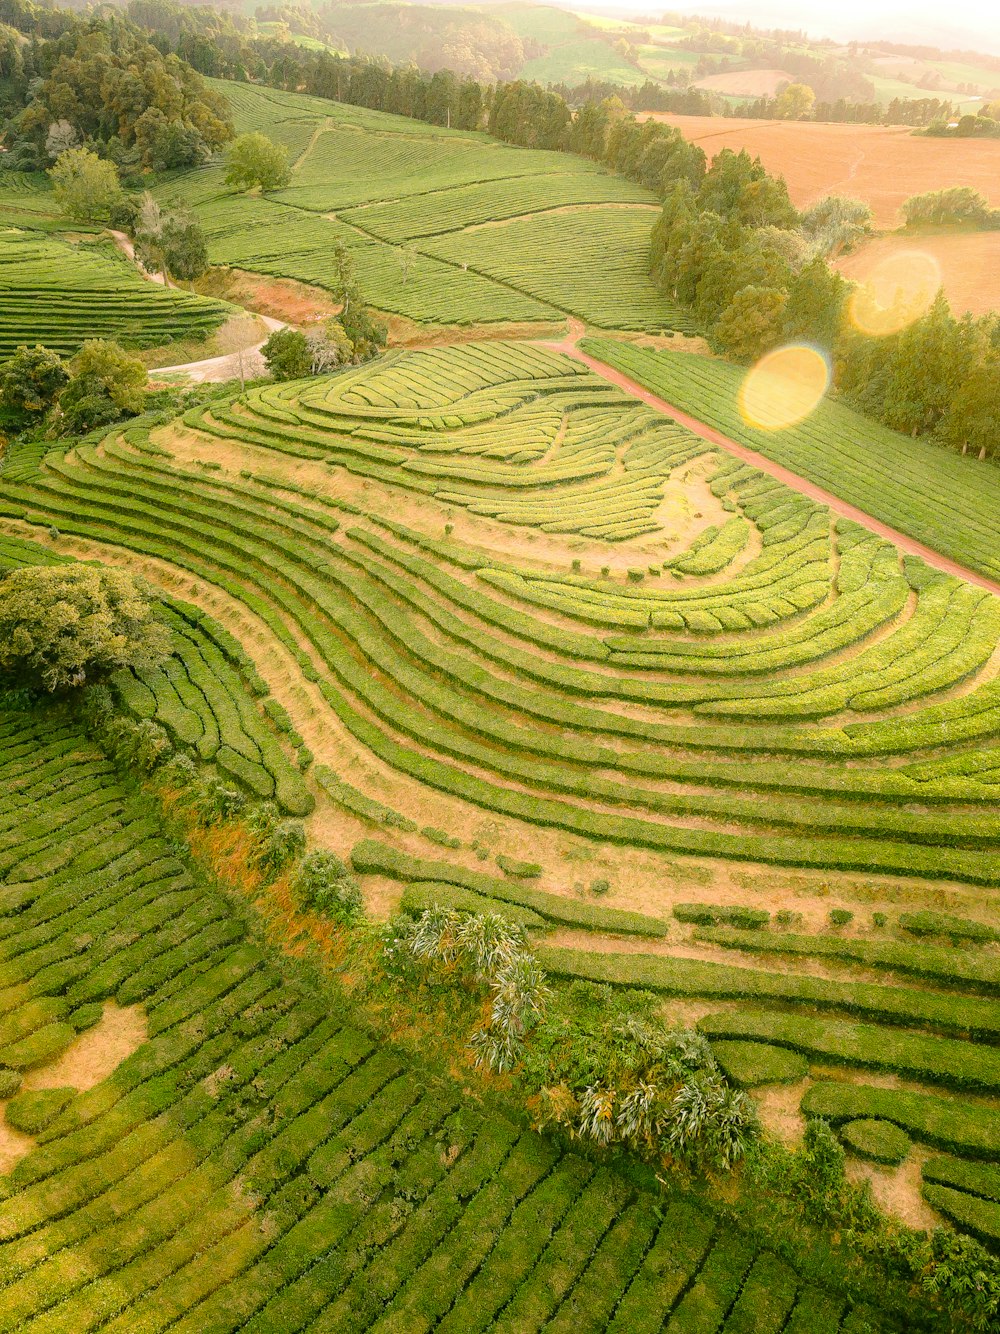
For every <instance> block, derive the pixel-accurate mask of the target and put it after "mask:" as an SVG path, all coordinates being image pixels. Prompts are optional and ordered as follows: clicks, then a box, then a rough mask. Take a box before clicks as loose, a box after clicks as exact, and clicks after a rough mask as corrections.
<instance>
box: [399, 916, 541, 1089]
mask: <svg viewBox="0 0 1000 1334" xmlns="http://www.w3.org/2000/svg"><path fill="white" fill-rule="evenodd" d="M385 958H386V960H387V962H388V963H389V964H390V966H392V965H393V964H397V963H398V962H400V961H402V960H405V961H407V962H409V963H416V964H417V966H418V967H419V968H421V969H422V970H423V971H432V972H437V973H438V974H439V975H440V974H441V973H442V972H447V973H448V974H451V975H456V976H458V977H459V978H464V979H465V980H467V981H469V982H471V983H473V984H474V985H478V986H485V987H487V988H488V989H489V992H490V1012H489V1017H488V1019H487V1021H486V1024H485V1026H484V1027H483V1028H481V1029H479V1030H477V1032H476V1033H475V1034H474V1035H473V1038H472V1048H473V1051H474V1052H475V1054H476V1061H477V1063H478V1064H483V1065H486V1066H488V1067H489V1068H490V1069H491V1070H495V1071H497V1072H498V1073H500V1072H503V1071H506V1070H510V1069H512V1067H513V1066H515V1065H516V1064H517V1062H518V1061H519V1060H520V1058H521V1053H522V1051H523V1047H524V1038H525V1035H526V1034H527V1032H528V1031H529V1030H530V1029H531V1028H532V1027H534V1025H535V1024H536V1023H537V1021H538V1018H539V1016H540V1015H541V1014H542V1012H543V1011H544V1008H545V1004H546V1001H547V999H548V995H549V989H548V987H547V986H546V984H545V974H544V972H543V971H542V969H541V967H540V966H539V964H538V962H537V960H536V959H535V957H534V955H533V954H532V953H531V952H530V950H528V949H527V948H526V946H525V937H524V931H523V929H522V928H520V927H518V926H515V925H513V924H512V923H510V922H509V921H507V920H506V919H505V918H503V917H500V916H499V915H498V914H496V913H484V914H482V915H478V914H471V913H470V914H465V915H463V914H462V913H458V912H454V911H452V910H450V909H446V908H431V909H429V910H428V911H426V912H423V913H421V914H420V915H419V916H418V917H416V918H404V919H403V921H402V922H401V923H398V924H397V925H396V927H395V928H393V930H392V932H391V935H390V937H389V940H388V943H387V947H386V950H385Z"/></svg>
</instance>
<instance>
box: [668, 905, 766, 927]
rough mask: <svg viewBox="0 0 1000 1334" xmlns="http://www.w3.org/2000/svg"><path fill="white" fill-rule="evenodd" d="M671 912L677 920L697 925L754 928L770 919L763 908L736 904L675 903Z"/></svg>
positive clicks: (763, 924)
mask: <svg viewBox="0 0 1000 1334" xmlns="http://www.w3.org/2000/svg"><path fill="white" fill-rule="evenodd" d="M673 913H674V916H675V917H676V918H677V920H678V922H693V923H694V924H695V925H697V926H718V925H720V923H721V924H724V925H726V926H740V927H744V928H755V927H762V926H767V924H768V922H769V921H770V920H771V914H770V913H769V912H767V911H766V910H765V909H764V908H744V907H741V906H740V905H738V904H733V905H730V906H727V905H725V904H721V905H720V904H717V903H675V904H674V907H673Z"/></svg>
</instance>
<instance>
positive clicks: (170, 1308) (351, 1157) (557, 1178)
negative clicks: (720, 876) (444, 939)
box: [0, 709, 943, 1334]
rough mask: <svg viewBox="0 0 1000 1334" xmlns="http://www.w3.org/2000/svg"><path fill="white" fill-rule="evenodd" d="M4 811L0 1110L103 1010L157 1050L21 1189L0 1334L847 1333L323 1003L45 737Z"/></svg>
mask: <svg viewBox="0 0 1000 1334" xmlns="http://www.w3.org/2000/svg"><path fill="white" fill-rule="evenodd" d="M0 784H2V791H3V797H2V800H0V987H2V988H3V991H4V995H5V996H7V997H8V1004H7V1007H6V1011H5V1014H4V1017H3V1021H2V1026H0V1066H2V1067H3V1069H4V1071H5V1078H6V1080H7V1082H8V1085H16V1083H17V1081H18V1078H23V1079H24V1080H25V1082H26V1083H27V1084H28V1085H29V1086H30V1085H31V1082H32V1079H33V1077H34V1075H35V1074H36V1073H37V1072H39V1071H41V1072H44V1070H45V1068H46V1067H47V1066H48V1065H49V1064H50V1063H51V1062H52V1061H54V1060H56V1059H58V1057H59V1056H60V1055H61V1054H63V1053H65V1052H66V1051H67V1050H68V1049H70V1048H72V1047H73V1046H74V1044H75V1043H76V1041H77V1039H78V1037H79V1035H80V1034H83V1033H86V1032H87V1031H88V1030H90V1029H93V1028H95V1026H100V1025H101V1024H102V1023H104V1022H105V1021H106V1020H107V1018H108V1016H109V1014H111V1013H113V1007H114V1006H116V1005H117V1006H123V1007H132V1006H140V1007H141V1011H142V1014H143V1015H144V1017H145V1024H146V1033H147V1036H146V1040H144V1041H142V1042H141V1043H140V1045H138V1047H137V1049H136V1050H134V1051H133V1053H132V1054H131V1055H129V1056H127V1057H126V1059H125V1060H124V1061H123V1062H122V1063H121V1064H119V1066H118V1068H117V1069H116V1070H114V1072H113V1073H112V1074H111V1075H110V1076H108V1077H106V1078H105V1079H103V1080H102V1081H101V1082H99V1083H98V1084H96V1085H95V1086H93V1087H91V1088H89V1089H85V1090H83V1091H78V1090H76V1089H75V1088H72V1087H68V1088H66V1089H64V1090H63V1091H62V1096H61V1097H60V1098H59V1099H58V1100H56V1101H54V1102H53V1103H52V1105H51V1109H50V1111H49V1113H48V1114H47V1116H45V1117H39V1118H38V1123H37V1124H36V1127H35V1130H34V1137H35V1143H34V1144H33V1145H32V1144H28V1145H26V1146H25V1148H26V1152H25V1153H24V1155H23V1156H21V1157H20V1159H19V1160H18V1161H17V1162H16V1163H15V1164H14V1166H13V1168H12V1169H11V1170H10V1172H9V1173H8V1174H7V1175H6V1176H5V1177H4V1180H3V1183H2V1193H3V1211H2V1222H0V1236H2V1238H3V1242H4V1246H3V1253H2V1256H0V1330H9V1331H25V1330H29V1329H30V1330H37V1331H39V1332H40V1331H42V1330H68V1329H72V1330H74V1331H81V1332H82V1331H86V1330H92V1329H97V1328H100V1329H102V1330H108V1331H115V1334H125V1331H129V1334H134V1331H137V1330H140V1329H141V1330H145V1331H150V1332H152V1331H158V1330H163V1329H166V1328H167V1327H169V1328H171V1329H174V1330H179V1331H186V1332H187V1334H194V1331H204V1330H206V1329H212V1330H214V1331H218V1332H219V1334H222V1332H223V1331H229V1330H236V1329H245V1330H259V1331H264V1330H278V1329H280V1330H282V1331H291V1330H296V1329H310V1330H315V1331H323V1330H326V1331H343V1330H355V1329H373V1330H386V1331H388V1330H390V1329H402V1328H406V1329H413V1328H418V1327H419V1328H428V1329H429V1328H432V1327H433V1328H435V1329H440V1330H442V1331H444V1330H448V1331H455V1332H456V1334H457V1332H458V1331H461V1334H467V1332H468V1331H471V1330H487V1329H495V1330H508V1331H513V1330H517V1331H519V1332H520V1331H527V1330H537V1329H540V1328H541V1327H542V1326H543V1325H545V1327H546V1328H549V1329H567V1330H568V1329H583V1330H594V1331H598V1330H615V1331H621V1334H625V1332H626V1331H628V1334H636V1332H637V1331H641V1330H650V1331H652V1330H657V1329H659V1328H661V1326H662V1325H663V1323H664V1321H665V1320H669V1322H670V1328H672V1329H674V1328H675V1329H689V1328H691V1329H693V1328H699V1329H700V1328H703V1327H704V1326H703V1323H701V1322H703V1320H704V1318H705V1314H706V1313H707V1312H709V1311H711V1312H713V1313H714V1324H713V1328H725V1329H727V1330H732V1331H737V1330H742V1329H747V1328H764V1327H768V1328H769V1327H770V1326H764V1325H762V1323H761V1322H762V1321H764V1320H766V1319H769V1318H770V1319H772V1320H773V1319H774V1316H775V1313H776V1312H778V1311H780V1313H781V1314H782V1317H784V1316H789V1317H790V1319H791V1320H792V1321H793V1322H795V1327H798V1328H800V1329H803V1330H805V1329H808V1330H811V1331H813V1334H815V1331H816V1330H817V1329H818V1328H821V1326H819V1325H817V1324H816V1323H815V1321H816V1319H817V1316H818V1315H819V1314H821V1313H823V1312H826V1313H828V1314H829V1315H830V1318H831V1319H833V1318H834V1316H835V1317H836V1321H839V1319H840V1317H841V1315H842V1314H843V1312H844V1307H845V1304H846V1303H845V1300H844V1299H843V1298H838V1297H835V1296H834V1295H833V1294H831V1293H826V1292H824V1291H822V1290H821V1289H819V1288H817V1287H815V1286H813V1285H812V1284H810V1283H808V1282H804V1281H803V1280H802V1279H801V1278H800V1277H799V1275H798V1274H797V1273H796V1272H795V1270H794V1269H792V1268H791V1267H790V1266H789V1265H788V1264H787V1263H786V1262H784V1261H782V1260H779V1259H778V1258H777V1257H776V1256H774V1255H771V1254H769V1253H767V1252H764V1251H760V1250H758V1249H756V1248H755V1247H754V1245H753V1243H751V1242H750V1241H749V1239H747V1238H746V1237H744V1236H743V1235H742V1234H739V1233H737V1232H735V1231H733V1230H731V1229H730V1228H728V1227H727V1226H724V1225H722V1224H720V1223H719V1222H717V1221H716V1220H715V1219H714V1218H713V1217H712V1216H711V1214H710V1213H708V1212H707V1210H704V1209H699V1208H696V1207H694V1206H692V1205H691V1204H690V1203H686V1202H683V1201H681V1200H676V1201H674V1200H671V1198H670V1196H669V1194H668V1195H667V1197H666V1198H663V1197H656V1196H652V1195H649V1194H646V1193H644V1192H643V1191H642V1190H640V1189H637V1188H636V1187H635V1186H634V1185H632V1184H630V1183H629V1182H628V1181H626V1179H625V1178H624V1177H621V1176H619V1175H618V1174H617V1172H616V1171H615V1170H614V1169H612V1168H608V1167H603V1166H599V1165H598V1164H596V1163H595V1162H593V1161H590V1160H588V1159H587V1158H584V1157H580V1156H577V1155H574V1154H572V1153H569V1152H567V1151H566V1150H565V1149H563V1148H562V1147H561V1146H560V1145H559V1144H558V1143H556V1142H553V1141H549V1140H546V1139H544V1138H542V1137H541V1136H539V1135H536V1134H533V1133H531V1132H529V1131H525V1130H522V1129H520V1128H518V1127H517V1126H515V1125H514V1124H512V1123H510V1122H509V1121H507V1120H505V1119H504V1117H502V1116H501V1115H498V1114H497V1113H495V1112H494V1113H491V1114H490V1116H489V1117H486V1116H484V1115H483V1114H481V1113H480V1112H478V1111H475V1110H473V1109H471V1108H470V1107H469V1106H468V1105H463V1103H464V1098H463V1094H462V1093H461V1090H460V1089H459V1087H458V1086H457V1085H455V1084H453V1083H451V1082H449V1081H446V1080H444V1079H441V1078H438V1077H436V1076H433V1075H430V1074H428V1073H425V1072H423V1071H421V1070H419V1069H417V1068H415V1067H413V1066H412V1065H409V1064H407V1062H406V1061H405V1060H404V1059H403V1058H402V1057H401V1056H400V1055H398V1054H397V1053H395V1052H394V1051H393V1050H392V1049H391V1048H388V1047H385V1046H380V1045H378V1044H377V1043H376V1041H375V1040H374V1039H373V1038H372V1037H371V1036H370V1035H369V1034H368V1033H367V1032H366V1031H365V1030H364V1029H363V1028H362V1027H360V1026H358V1024H357V1022H356V1021H355V1019H354V1018H353V1016H352V1014H351V1012H350V1010H349V1009H348V1008H347V1006H346V1004H344V1003H342V1002H340V1001H339V1000H336V999H335V1000H334V1001H333V1002H331V1001H330V1000H329V998H323V997H316V996H313V995H310V994H309V990H308V988H306V987H304V986H303V985H302V982H301V980H300V979H299V978H298V977H297V975H296V974H294V973H292V972H291V971H290V967H289V965H288V963H287V961H283V960H282V959H280V958H279V957H274V956H272V955H270V954H268V953H267V952H265V951H264V950H262V949H261V948H259V947H258V946H257V945H255V944H253V943H252V942H251V941H249V940H248V939H247V937H246V934H245V927H244V925H243V924H242V921H241V920H240V919H238V918H237V917H235V916H234V914H233V913H232V911H231V909H230V908H229V905H228V903H227V902H226V900H225V899H224V898H222V896H221V895H220V894H219V893H218V892H217V891H215V890H214V889H212V888H210V887H207V886H206V885H204V884H203V883H197V882H195V881H194V880H193V879H192V878H191V876H190V875H189V873H188V872H187V870H186V868H185V866H184V865H183V864H182V863H181V862H179V861H178V860H177V859H176V857H175V856H174V855H173V853H172V852H171V850H170V847H169V845H168V843H167V842H166V840H165V839H164V838H163V836H162V834H161V833H160V831H159V828H158V826H157V824H156V822H155V821H154V820H152V819H150V818H149V816H148V815H147V814H146V813H145V811H144V810H139V809H138V808H136V807H135V806H134V805H133V803H132V801H131V799H130V798H128V797H126V795H125V794H124V792H123V791H122V790H121V788H120V787H119V785H118V783H117V781H116V779H115V777H114V775H113V773H112V772H111V770H110V766H109V765H108V764H107V762H106V761H105V760H104V759H103V758H102V757H101V756H100V755H99V754H98V753H97V752H96V751H95V750H94V749H93V748H92V746H90V744H89V743H88V742H86V741H85V740H84V739H83V738H82V737H81V736H80V735H79V733H78V732H76V731H75V730H74V728H73V726H72V725H70V724H69V723H68V722H67V720H66V719H65V718H64V717H62V716H61V715H60V714H59V712H58V711H56V710H52V709H50V710H48V711H47V712H46V713H45V714H42V713H35V714H24V713H21V714H12V713H5V714H0ZM109 1007H112V1008H111V1009H109ZM23 1096H25V1097H27V1096H30V1095H23ZM16 1101H17V1099H15V1100H14V1102H15V1104H16ZM941 1188H942V1189H943V1187H941ZM852 1315H853V1317H854V1318H859V1319H860V1318H863V1319H865V1320H867V1321H868V1322H869V1325H868V1326H867V1327H869V1328H872V1329H883V1328H886V1329H887V1328H889V1326H888V1325H885V1324H883V1322H882V1321H881V1319H880V1317H879V1314H878V1313H877V1312H876V1311H874V1310H871V1309H868V1308H855V1310H854V1312H853V1313H852ZM849 1318H851V1317H849ZM692 1320H694V1321H695V1322H696V1323H695V1324H692ZM748 1322H749V1323H748ZM835 1327H836V1322H835V1323H834V1324H832V1325H831V1326H830V1328H835ZM774 1328H778V1326H777V1325H774Z"/></svg>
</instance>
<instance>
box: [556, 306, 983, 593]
mask: <svg viewBox="0 0 1000 1334" xmlns="http://www.w3.org/2000/svg"><path fill="white" fill-rule="evenodd" d="M582 334H583V326H582V325H581V324H579V322H578V321H576V320H570V323H569V333H568V334H567V336H566V338H564V339H563V341H562V342H559V343H546V344H545V346H546V347H550V348H552V350H553V351H554V352H563V353H565V355H566V356H568V357H573V358H574V359H575V360H576V361H579V362H582V363H583V365H584V366H586V367H587V368H588V369H589V370H592V371H593V372H594V373H595V374H596V375H599V376H601V378H602V379H604V380H607V381H608V382H609V383H610V384H613V385H617V387H618V388H619V389H623V390H624V391H625V392H626V393H627V394H631V395H632V396H633V398H638V399H640V400H641V401H642V402H643V403H645V404H647V405H648V406H649V407H651V408H655V409H656V411H657V412H662V413H663V414H664V415H665V416H667V417H670V418H671V419H672V420H673V421H675V422H677V423H678V424H679V425H680V426H684V427H686V428H687V429H688V430H689V431H691V432H693V433H694V434H695V435H697V436H700V437H701V439H702V440H707V441H708V442H709V443H710V444H713V445H717V446H718V447H719V448H720V449H724V450H726V451H727V452H728V453H730V454H733V455H735V457H736V458H738V459H742V460H743V462H744V463H749V464H751V465H752V466H753V467H754V468H759V469H760V471H761V472H765V473H767V474H768V476H770V477H773V478H775V480H776V481H779V482H783V483H784V485H785V486H790V487H792V488H793V489H794V490H796V491H799V492H801V494H802V495H804V496H808V497H809V499H810V500H815V501H817V502H818V503H819V504H820V505H826V506H827V508H828V509H830V510H831V511H832V512H833V513H834V514H840V515H843V517H844V518H845V519H853V520H854V522H855V523H859V524H862V525H863V526H864V527H865V528H867V529H868V530H869V532H872V533H876V534H877V535H878V536H879V537H884V538H885V539H886V541H887V542H891V543H892V544H893V545H894V546H896V547H898V548H899V549H900V551H905V552H908V553H909V554H910V555H913V556H919V557H920V558H921V559H922V560H925V561H926V562H927V564H928V565H931V566H933V567H934V569H936V570H942V571H944V573H945V574H952V575H955V577H956V578H958V579H964V580H965V581H966V583H970V584H975V585H976V586H977V587H978V588H985V589H986V590H987V592H990V593H992V594H993V595H994V597H1000V583H997V582H996V581H995V580H993V579H990V578H988V577H987V576H986V575H985V574H979V573H977V571H975V570H970V569H967V568H966V567H965V566H964V565H960V564H959V563H958V561H954V560H950V559H949V558H948V557H947V556H942V555H941V553H940V552H939V551H935V550H934V549H933V548H932V547H928V546H925V545H924V544H923V542H918V541H917V540H916V539H915V538H913V537H908V536H907V535H906V533H901V532H899V531H898V529H896V528H890V527H889V525H888V524H887V523H882V522H881V521H880V520H879V519H875V518H873V517H872V516H871V515H870V514H866V513H865V511H864V510H859V509H858V508H857V507H856V506H854V505H850V504H848V502H847V501H846V500H841V499H840V497H839V496H835V495H834V494H833V493H832V492H830V491H825V490H824V489H823V487H821V486H817V485H816V483H815V482H810V481H809V480H808V479H807V478H805V477H800V476H799V475H798V473H794V472H792V471H791V470H790V469H788V468H783V467H782V466H781V464H780V463H774V462H773V461H772V460H771V459H769V458H766V457H765V456H764V455H763V454H758V453H757V451H756V450H754V449H749V448H748V447H747V446H746V445H741V444H740V443H739V442H738V441H736V440H731V439H730V438H729V436H727V435H723V433H722V432H721V431H717V430H716V429H715V427H714V426H708V425H706V424H705V422H700V421H698V419H697V418H696V417H691V416H689V415H688V414H687V413H686V412H682V411H681V410H680V408H677V407H674V405H673V404H672V403H668V402H667V401H666V400H665V399H662V398H658V397H657V395H656V394H654V393H652V392H651V391H650V390H649V389H645V388H643V386H642V385H641V384H639V383H638V382H637V381H635V380H632V379H630V378H629V377H628V376H627V375H625V374H624V373H623V372H622V371H617V370H615V369H614V368H613V367H611V366H609V365H607V363H606V362H603V361H598V360H597V359H596V358H595V357H591V356H588V355H587V353H586V352H583V351H581V350H580V348H578V347H577V345H576V342H577V339H578V338H580V337H581V336H582Z"/></svg>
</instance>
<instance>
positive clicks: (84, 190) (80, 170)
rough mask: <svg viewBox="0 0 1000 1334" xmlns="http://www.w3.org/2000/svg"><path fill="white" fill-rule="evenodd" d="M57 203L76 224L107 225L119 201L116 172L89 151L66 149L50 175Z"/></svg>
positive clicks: (119, 188)
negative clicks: (92, 223) (105, 223)
mask: <svg viewBox="0 0 1000 1334" xmlns="http://www.w3.org/2000/svg"><path fill="white" fill-rule="evenodd" d="M49 176H50V177H51V178H52V187H53V190H54V191H55V196H56V203H57V204H58V205H59V207H60V208H61V209H62V211H63V213H64V214H65V215H66V217H67V218H72V219H73V220H74V221H76V222H106V221H107V220H108V218H109V217H110V216H111V211H112V209H113V208H114V207H115V205H116V204H117V203H118V201H119V200H120V199H121V197H122V187H121V182H120V181H119V179H118V168H117V167H116V166H115V164H114V163H113V162H108V161H106V160H105V159H104V158H99V157H98V156H97V154H96V153H92V152H91V151H90V149H89V148H68V149H66V151H65V152H63V153H60V154H59V157H58V158H57V159H56V163H55V166H54V167H52V168H51V170H50V171H49Z"/></svg>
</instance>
